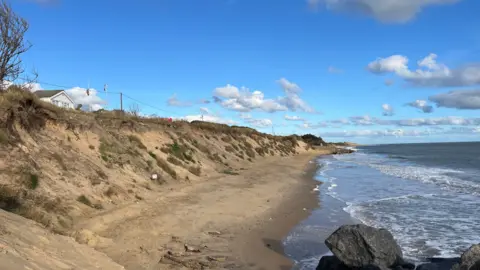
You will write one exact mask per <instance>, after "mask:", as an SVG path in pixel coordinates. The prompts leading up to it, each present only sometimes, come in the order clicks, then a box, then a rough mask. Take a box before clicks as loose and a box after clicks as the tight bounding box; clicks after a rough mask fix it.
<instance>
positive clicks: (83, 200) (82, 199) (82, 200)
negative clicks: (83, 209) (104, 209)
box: [77, 195, 93, 208]
mask: <svg viewBox="0 0 480 270" xmlns="http://www.w3.org/2000/svg"><path fill="white" fill-rule="evenodd" d="M77 202H79V203H83V204H85V205H87V206H90V207H92V208H93V204H92V202H91V201H90V200H89V199H88V198H87V197H86V196H85V195H80V196H78V198H77Z"/></svg>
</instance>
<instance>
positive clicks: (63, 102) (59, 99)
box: [33, 90, 75, 109]
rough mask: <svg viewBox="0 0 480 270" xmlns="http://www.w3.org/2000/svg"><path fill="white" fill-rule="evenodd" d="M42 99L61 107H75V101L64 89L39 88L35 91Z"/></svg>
mask: <svg viewBox="0 0 480 270" xmlns="http://www.w3.org/2000/svg"><path fill="white" fill-rule="evenodd" d="M33 93H34V94H35V95H36V96H37V97H39V98H40V100H43V101H46V102H50V103H52V104H54V105H57V106H59V107H63V108H68V109H74V108H75V102H73V100H72V98H71V97H69V96H68V94H67V93H66V92H65V91H64V90H38V91H35V92H33Z"/></svg>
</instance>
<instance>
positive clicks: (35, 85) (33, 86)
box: [0, 81, 43, 92]
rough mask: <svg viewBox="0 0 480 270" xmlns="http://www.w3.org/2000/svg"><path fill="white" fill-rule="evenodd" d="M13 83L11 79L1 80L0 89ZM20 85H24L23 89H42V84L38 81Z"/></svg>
mask: <svg viewBox="0 0 480 270" xmlns="http://www.w3.org/2000/svg"><path fill="white" fill-rule="evenodd" d="M13 84H14V83H13V82H11V81H3V82H2V83H1V85H0V89H7V88H8V87H10V86H12V85H13ZM20 86H22V87H24V88H25V89H28V90H30V91H31V92H35V91H38V90H43V88H42V86H41V85H40V84H39V83H23V84H21V85H20Z"/></svg>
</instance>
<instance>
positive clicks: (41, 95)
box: [33, 90, 63, 98]
mask: <svg viewBox="0 0 480 270" xmlns="http://www.w3.org/2000/svg"><path fill="white" fill-rule="evenodd" d="M61 92H63V90H38V91H35V92H33V93H34V94H35V95H36V96H37V97H39V98H49V97H53V96H55V95H56V94H58V93H61Z"/></svg>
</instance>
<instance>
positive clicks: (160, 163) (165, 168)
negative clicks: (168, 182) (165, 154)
mask: <svg viewBox="0 0 480 270" xmlns="http://www.w3.org/2000/svg"><path fill="white" fill-rule="evenodd" d="M157 165H158V167H160V168H161V169H162V170H163V171H164V172H166V173H168V174H169V175H170V176H171V177H172V178H173V179H177V172H176V171H175V170H174V169H172V167H170V165H168V163H167V162H166V161H165V160H163V159H162V158H157Z"/></svg>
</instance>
